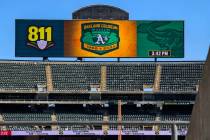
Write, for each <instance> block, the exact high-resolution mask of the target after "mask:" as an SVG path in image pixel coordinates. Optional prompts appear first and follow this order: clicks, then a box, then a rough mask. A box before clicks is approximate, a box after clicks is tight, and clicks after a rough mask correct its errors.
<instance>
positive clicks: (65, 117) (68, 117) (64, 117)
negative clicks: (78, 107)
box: [57, 112, 103, 121]
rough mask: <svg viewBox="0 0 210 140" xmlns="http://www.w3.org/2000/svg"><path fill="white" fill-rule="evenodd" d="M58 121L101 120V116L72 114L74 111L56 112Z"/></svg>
mask: <svg viewBox="0 0 210 140" xmlns="http://www.w3.org/2000/svg"><path fill="white" fill-rule="evenodd" d="M57 120H58V121H102V120H103V116H102V115H99V114H82V113H80V114H74V113H68V112H66V113H57Z"/></svg>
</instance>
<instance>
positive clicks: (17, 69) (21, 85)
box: [0, 62, 46, 91]
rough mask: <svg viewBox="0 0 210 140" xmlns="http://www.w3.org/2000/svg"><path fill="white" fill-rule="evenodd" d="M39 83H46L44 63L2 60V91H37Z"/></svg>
mask: <svg viewBox="0 0 210 140" xmlns="http://www.w3.org/2000/svg"><path fill="white" fill-rule="evenodd" d="M37 84H46V76H45V66H44V65H43V64H37V63H31V62H30V63H29V62H22V63H16V62H12V63H5V62H3V63H2V62H0V91H2V90H3V91H4V90H19V91H25V90H26V91H36V87H37Z"/></svg>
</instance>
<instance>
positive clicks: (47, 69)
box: [45, 65, 53, 92]
mask: <svg viewBox="0 0 210 140" xmlns="http://www.w3.org/2000/svg"><path fill="white" fill-rule="evenodd" d="M45 72H46V80H47V81H46V82H47V91H48V92H51V91H53V81H52V70H51V66H50V65H46V66H45Z"/></svg>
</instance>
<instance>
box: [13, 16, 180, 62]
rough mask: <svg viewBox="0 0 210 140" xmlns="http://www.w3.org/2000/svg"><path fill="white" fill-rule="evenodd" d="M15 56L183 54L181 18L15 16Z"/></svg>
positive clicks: (150, 55)
mask: <svg viewBox="0 0 210 140" xmlns="http://www.w3.org/2000/svg"><path fill="white" fill-rule="evenodd" d="M15 43H16V45H15V55H16V56H17V57H127V58H129V57H130V58H132V57H144V58H154V57H159V58H183V57H184V22H183V21H140V20H137V21H134V20H16V42H15Z"/></svg>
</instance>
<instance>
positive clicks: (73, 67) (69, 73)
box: [51, 64, 100, 91]
mask: <svg viewBox="0 0 210 140" xmlns="http://www.w3.org/2000/svg"><path fill="white" fill-rule="evenodd" d="M51 66H52V79H53V86H54V90H55V91H66V90H67V91H88V89H90V85H100V65H99V64H52V65H51Z"/></svg>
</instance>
